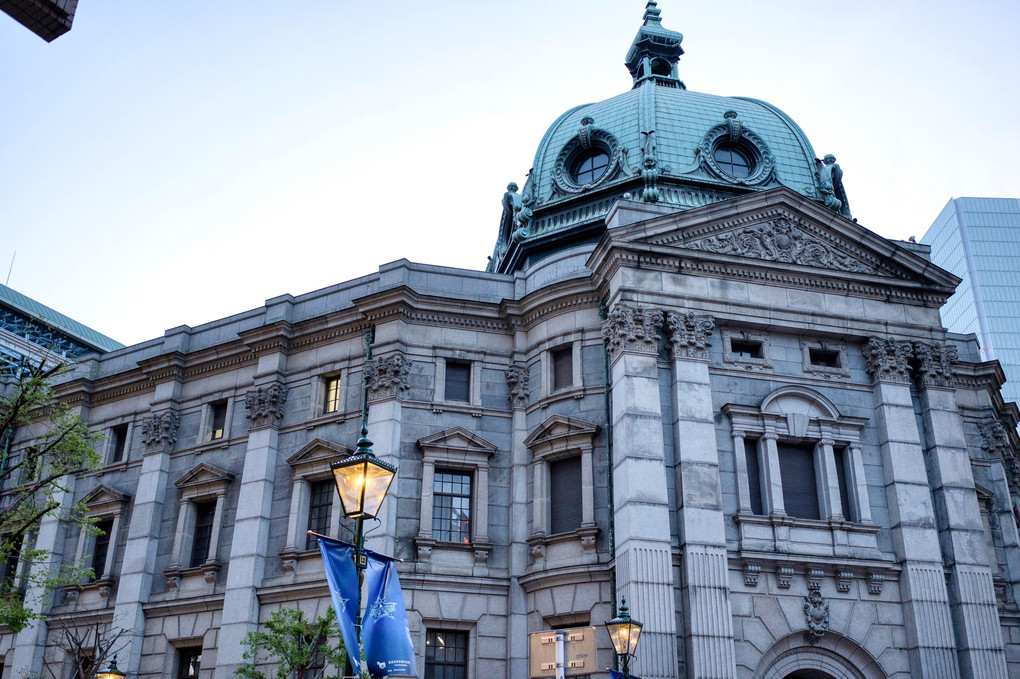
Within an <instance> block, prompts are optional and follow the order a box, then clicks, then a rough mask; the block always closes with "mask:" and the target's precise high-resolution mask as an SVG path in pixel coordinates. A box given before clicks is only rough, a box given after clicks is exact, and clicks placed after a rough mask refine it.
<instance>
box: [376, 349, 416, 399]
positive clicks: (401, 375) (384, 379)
mask: <svg viewBox="0 0 1020 679" xmlns="http://www.w3.org/2000/svg"><path fill="white" fill-rule="evenodd" d="M410 372H411V362H410V361H408V360H407V359H406V358H404V355H403V354H393V355H392V356H386V357H384V358H377V359H374V360H372V361H369V362H368V363H366V364H365V384H366V385H367V386H368V399H369V400H370V401H380V400H383V399H387V398H400V397H401V396H403V394H404V392H405V391H407V389H408V387H409V386H410V383H409V382H408V379H407V375H408V373H410Z"/></svg>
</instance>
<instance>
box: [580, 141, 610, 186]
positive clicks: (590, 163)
mask: <svg viewBox="0 0 1020 679" xmlns="http://www.w3.org/2000/svg"><path fill="white" fill-rule="evenodd" d="M608 169H609V154H607V153H606V152H605V151H600V150H598V149H592V150H591V151H589V152H587V153H585V154H584V155H582V156H580V157H578V159H577V160H575V161H574V165H573V168H572V170H571V174H572V175H573V179H574V181H575V182H577V183H578V184H581V185H582V186H583V185H585V184H591V183H592V182H594V181H597V180H598V179H600V178H601V177H602V175H604V174H605V173H606V170H608Z"/></svg>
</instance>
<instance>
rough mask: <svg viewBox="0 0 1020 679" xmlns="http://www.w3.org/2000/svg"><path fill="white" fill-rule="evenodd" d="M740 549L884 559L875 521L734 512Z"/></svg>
mask: <svg viewBox="0 0 1020 679" xmlns="http://www.w3.org/2000/svg"><path fill="white" fill-rule="evenodd" d="M733 520H734V522H735V523H736V524H737V529H738V532H739V545H740V550H741V551H746V552H765V553H781V554H790V555H800V556H806V557H815V558H842V559H848V558H850V559H881V558H882V553H881V551H880V550H879V548H878V533H879V531H880V530H881V527H880V526H878V525H875V524H873V523H855V522H852V521H841V520H817V519H800V518H795V517H791V516H759V515H754V514H734V515H733Z"/></svg>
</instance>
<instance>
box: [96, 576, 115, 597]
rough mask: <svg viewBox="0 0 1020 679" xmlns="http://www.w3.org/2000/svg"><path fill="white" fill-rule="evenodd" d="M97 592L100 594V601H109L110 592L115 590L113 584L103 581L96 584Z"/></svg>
mask: <svg viewBox="0 0 1020 679" xmlns="http://www.w3.org/2000/svg"><path fill="white" fill-rule="evenodd" d="M96 585H97V586H96V591H97V592H99V598H100V599H109V598H110V590H111V589H112V588H113V583H112V582H110V581H109V580H101V581H99V582H97V583H96Z"/></svg>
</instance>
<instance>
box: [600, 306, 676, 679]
mask: <svg viewBox="0 0 1020 679" xmlns="http://www.w3.org/2000/svg"><path fill="white" fill-rule="evenodd" d="M662 320H663V319H662V312H661V311H657V310H646V309H642V308H641V307H631V306H627V305H624V304H618V305H617V306H616V307H614V309H613V310H612V311H611V312H610V313H609V316H608V318H607V319H606V321H605V322H604V323H603V324H602V333H603V336H604V337H605V338H606V341H607V345H608V347H609V356H610V366H611V367H610V372H611V375H612V380H613V405H612V412H611V418H612V423H613V469H612V473H613V484H614V490H613V499H614V506H613V512H614V516H615V536H616V553H615V555H614V556H615V564H616V584H617V595H618V596H620V597H626V598H627V601H628V602H629V603H630V608H631V610H632V611H633V613H634V616H635V617H637V618H639V619H640V620H642V621H643V622H644V629H643V631H642V634H641V659H640V666H639V667H638V668H636V671H638V672H640V674H641V676H643V677H647V678H648V679H667V678H669V679H672V678H673V677H675V676H676V673H677V636H676V632H677V630H676V608H675V605H674V592H673V567H672V548H671V541H670V524H669V511H670V509H669V496H668V492H667V487H666V465H665V459H664V453H663V451H664V443H663V433H662V429H663V428H662V403H661V399H660V396H659V378H658V365H657V354H658V347H659V328H661V327H662Z"/></svg>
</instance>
